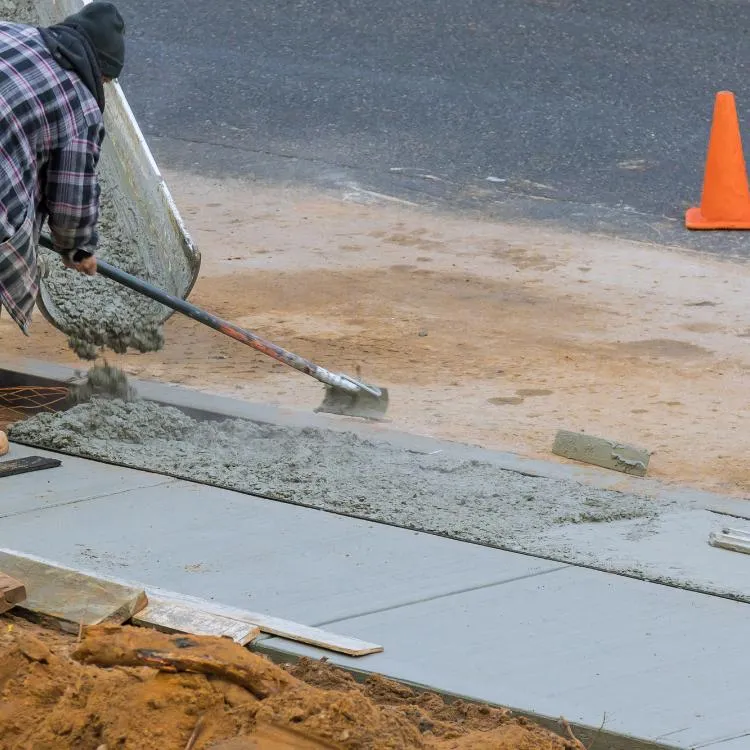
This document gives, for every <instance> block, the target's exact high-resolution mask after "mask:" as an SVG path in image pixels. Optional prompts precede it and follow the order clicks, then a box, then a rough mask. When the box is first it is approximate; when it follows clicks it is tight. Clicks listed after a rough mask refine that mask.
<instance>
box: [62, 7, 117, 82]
mask: <svg viewBox="0 0 750 750" xmlns="http://www.w3.org/2000/svg"><path fill="white" fill-rule="evenodd" d="M60 25H61V26H70V27H72V28H74V29H76V30H77V31H79V32H81V33H82V34H85V35H86V37H87V38H88V40H89V41H90V42H91V46H92V47H93V48H94V51H95V52H96V57H97V59H98V60H99V67H100V68H101V72H102V75H103V76H104V77H105V78H117V77H118V76H119V75H120V72H121V71H122V66H123V65H124V63H125V36H124V35H125V21H123V20H122V16H121V15H120V12H119V11H118V10H117V8H116V7H115V6H114V5H113V4H112V3H108V2H99V1H98V0H97V1H96V2H93V3H89V4H88V5H86V6H84V8H83V9H82V10H79V11H78V13H74V14H73V15H72V16H68V17H67V18H66V19H65V20H64V21H63V22H62V23H61V24H60Z"/></svg>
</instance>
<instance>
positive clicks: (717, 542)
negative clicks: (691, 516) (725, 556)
mask: <svg viewBox="0 0 750 750" xmlns="http://www.w3.org/2000/svg"><path fill="white" fill-rule="evenodd" d="M708 543H709V544H710V545H711V546H712V547H721V548H722V549H728V550H731V551H732V552H743V553H744V554H746V555H750V531H746V530H745V529H722V530H721V532H718V533H714V532H711V534H709V536H708Z"/></svg>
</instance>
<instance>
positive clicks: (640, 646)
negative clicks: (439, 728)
mask: <svg viewBox="0 0 750 750" xmlns="http://www.w3.org/2000/svg"><path fill="white" fill-rule="evenodd" d="M327 626H328V627H331V628H335V629H336V631H337V632H341V633H344V634H346V633H347V632H349V631H351V632H356V633H357V635H358V637H361V638H374V637H375V634H377V637H378V639H379V641H380V642H381V643H382V644H383V646H384V649H385V650H384V652H383V653H382V654H375V655H373V656H368V657H365V658H363V659H360V660H353V659H347V658H341V657H338V656H336V657H334V658H333V659H332V661H334V662H336V663H338V664H341V665H343V666H347V667H351V668H353V669H359V670H366V671H371V672H379V673H382V674H386V675H390V676H391V677H395V678H397V679H401V680H406V681H409V682H412V683H416V684H421V685H429V686H432V687H434V688H437V689H440V690H444V691H447V692H450V693H454V694H458V695H463V696H468V697H472V698H477V699H480V700H486V701H489V702H493V703H498V704H502V705H508V706H512V707H517V708H520V709H523V710H526V711H533V712H536V713H539V714H542V715H546V716H560V715H563V716H565V717H566V718H567V719H568V720H570V721H574V722H578V723H580V724H584V725H588V726H591V727H598V726H599V725H600V724H601V723H602V721H603V720H604V722H605V728H606V729H607V730H609V731H612V732H617V733H621V734H626V735H633V736H636V737H639V738H642V739H648V740H653V741H660V742H663V743H664V744H667V745H674V746H676V747H680V748H695V747H704V746H708V745H710V746H711V747H713V744H712V743H717V742H719V743H720V742H722V741H726V740H729V739H733V738H740V737H745V740H744V741H745V742H746V743H749V744H746V745H744V747H748V746H750V741H749V740H748V739H747V735H748V734H749V733H750V712H748V710H747V689H746V686H747V679H746V675H747V668H746V664H745V660H744V659H742V658H741V657H738V654H743V653H745V652H746V651H747V638H748V632H750V605H747V604H743V603H738V602H732V601H729V600H726V599H721V598H718V597H712V596H707V595H705V594H696V593H692V592H686V591H682V590H678V589H672V588H669V587H665V586H661V585H658V584H649V583H645V582H641V581H635V580H633V579H628V578H624V577H621V576H613V575H611V574H607V573H601V572H598V571H591V570H585V569H581V568H568V569H566V570H562V571H557V572H556V573H554V574H552V575H546V576H538V577H535V578H527V579H523V580H518V581H510V582H507V583H503V584H499V585H497V586H492V587H488V588H483V589H481V590H475V591H467V592H464V593H459V594H455V595H453V596H447V597H443V598H440V599H435V600H432V601H428V602H417V603H415V604H412V605H409V606H405V607H399V608H388V609H384V610H383V611H381V612H378V613H373V614H370V615H367V616H364V617H358V618H352V619H348V620H340V621H336V622H335V624H334V623H329V624H328V625H327ZM259 645H260V647H261V648H262V649H264V650H277V651H279V652H284V653H287V654H297V655H308V656H314V657H319V656H321V655H322V652H319V651H316V650H315V649H310V648H307V647H303V646H298V645H296V644H294V645H292V644H289V643H287V642H284V641H281V640H279V639H269V640H266V641H263V642H262V643H261V644H259ZM738 741H739V740H738ZM718 747H720V748H721V750H724V747H723V745H721V744H720V745H718ZM737 747H739V745H738V746H737ZM732 750H734V747H732Z"/></svg>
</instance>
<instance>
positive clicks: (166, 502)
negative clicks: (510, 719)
mask: <svg viewBox="0 0 750 750" xmlns="http://www.w3.org/2000/svg"><path fill="white" fill-rule="evenodd" d="M30 454H40V455H45V452H44V451H38V450H35V449H29V448H25V447H21V446H17V445H13V447H12V454H11V455H12V456H13V457H17V456H21V455H30ZM58 457H59V456H58ZM61 458H62V461H63V465H62V466H61V467H59V468H57V469H50V470H46V471H40V472H37V473H34V474H26V475H21V476H18V477H7V478H3V479H0V546H2V547H11V548H14V549H17V550H19V551H23V552H27V553H30V554H35V555H40V556H43V557H45V558H48V559H51V560H55V561H57V562H59V563H61V564H64V565H68V566H73V567H79V568H84V569H86V570H90V571H93V572H95V573H99V574H103V575H110V576H116V577H118V578H121V579H128V580H131V581H133V582H141V583H144V584H147V585H150V586H154V587H160V588H164V589H170V590H173V591H177V592H180V593H184V594H189V595H192V596H199V597H202V598H205V599H210V600H214V601H216V602H220V603H222V604H226V605H230V606H235V607H240V608H244V609H251V610H254V611H256V612H265V613H269V614H272V615H275V616H278V617H286V618H289V619H293V620H296V621H298V622H302V623H304V624H307V625H316V626H325V627H327V628H328V629H330V630H334V631H336V632H339V633H342V634H346V635H352V636H355V637H360V638H364V639H367V640H370V641H375V642H377V643H381V644H383V645H384V647H385V652H384V653H383V654H378V655H373V656H370V657H364V658H361V659H356V660H355V659H346V658H334V659H333V660H334V661H337V662H339V663H342V664H346V665H347V666H354V667H356V668H358V669H362V670H367V671H378V672H382V673H384V674H388V675H391V676H393V677H397V678H399V679H404V680H408V681H410V682H414V683H418V684H425V685H430V686H432V687H434V688H436V689H440V690H444V691H447V692H450V693H456V694H462V695H467V696H470V697H474V698H478V699H481V700H487V701H490V702H494V703H501V704H505V705H510V706H513V707H516V708H519V709H522V710H526V711H534V712H538V713H541V714H545V715H550V716H558V715H565V716H566V718H567V719H569V720H570V721H574V722H579V723H581V724H585V725H588V726H599V725H600V724H601V723H602V720H603V719H604V718H605V715H606V722H605V727H606V729H608V730H610V731H613V732H619V733H622V734H626V735H633V736H636V737H640V738H643V739H648V740H658V741H660V742H663V743H664V744H667V745H671V746H674V747H680V748H694V747H712V748H717V749H718V750H736V749H737V748H739V747H742V746H743V745H742V743H743V742H745V741H746V742H747V746H750V712H748V711H747V708H746V669H745V666H744V661H743V660H742V659H741V658H740V657H739V656H738V655H741V654H742V653H744V651H745V650H746V642H747V639H748V637H749V636H748V633H750V605H746V604H742V603H737V602H732V601H730V600H727V599H722V598H718V597H713V596H708V595H705V594H699V593H691V592H687V591H683V590H680V589H676V588H670V587H665V586H661V585H657V584H648V583H643V582H639V581H636V580H632V579H628V578H625V577H621V576H616V575H612V574H608V573H603V572H596V571H592V570H586V569H583V568H578V567H574V566H570V565H565V564H560V563H555V562H550V561H546V560H540V559H538V558H535V557H531V556H526V555H520V554H516V553H511V552H503V551H500V550H496V549H491V548H487V547H479V546H476V545H472V544H467V543H462V542H457V541H452V540H448V539H444V538H441V537H435V536H430V535H427V534H422V533H417V532H412V531H407V530H404V529H398V528H394V527H389V526H382V525H378V524H375V523H372V522H367V521H360V520H355V519H351V518H346V517H342V516H337V515H332V514H328V513H325V512H321V511H317V510H312V509H308V508H303V507H299V506H291V505H286V504H281V503H277V502H274V501H269V500H263V499H259V498H254V497H251V496H248V495H244V494H240V493H235V492H231V491H226V490H220V489H217V488H212V487H206V486H203V485H196V484H193V483H190V482H185V481H181V480H172V479H167V478H165V477H163V476H157V475H152V474H148V473H146V472H138V471H130V470H127V469H121V468H116V467H111V466H106V465H103V464H100V463H97V462H92V461H87V460H83V459H75V458H70V457H66V456H62V457H61ZM743 559H744V558H743ZM263 646H264V647H265V648H271V649H277V650H280V651H284V652H288V653H297V654H300V653H310V654H312V653H318V654H321V655H322V653H323V652H315V650H313V649H308V648H307V647H304V646H297V645H295V644H291V643H290V642H287V641H281V640H279V639H268V640H266V641H264V643H263ZM326 655H327V656H328V657H329V658H331V654H330V653H326ZM742 738H744V739H742ZM738 743H740V744H738Z"/></svg>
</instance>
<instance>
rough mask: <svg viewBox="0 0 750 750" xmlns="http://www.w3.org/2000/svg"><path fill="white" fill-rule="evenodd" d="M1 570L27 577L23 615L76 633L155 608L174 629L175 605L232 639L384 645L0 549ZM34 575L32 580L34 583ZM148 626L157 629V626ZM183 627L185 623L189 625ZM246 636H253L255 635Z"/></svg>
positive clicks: (367, 649)
mask: <svg viewBox="0 0 750 750" xmlns="http://www.w3.org/2000/svg"><path fill="white" fill-rule="evenodd" d="M0 570H5V571H6V572H7V573H9V574H10V575H13V576H14V577H16V578H18V579H19V580H20V581H22V582H23V581H24V575H27V580H26V583H27V586H26V588H27V594H28V601H27V602H25V603H24V604H23V607H22V608H23V609H24V610H26V611H29V612H32V613H36V614H39V616H40V617H47V618H51V619H53V620H57V622H58V624H59V625H60V626H62V627H63V628H64V629H66V630H69V631H71V632H77V631H78V629H79V627H80V626H81V625H84V626H86V625H94V624H98V623H104V622H109V623H119V624H122V623H125V622H127V621H128V620H131V619H138V618H136V617H135V615H138V614H142V611H143V610H144V609H145V608H146V607H147V605H149V604H151V603H154V604H156V605H164V604H167V605H169V607H171V609H169V610H164V609H161V611H160V610H159V609H158V608H157V609H156V610H153V611H152V615H147V617H152V616H153V612H154V611H156V613H157V614H156V617H155V618H154V619H160V618H164V624H163V625H162V627H163V628H169V627H172V626H175V625H176V624H177V623H178V619H177V618H178V616H179V617H180V618H184V617H185V616H187V615H186V613H185V612H178V610H177V609H175V607H176V605H179V606H180V607H181V608H182V609H189V610H191V611H192V612H191V614H190V618H195V617H196V616H197V615H196V614H195V613H196V612H197V613H200V615H201V619H202V622H203V623H204V624H205V619H203V617H204V616H206V615H210V616H218V617H220V618H223V619H220V620H214V622H213V624H212V625H211V626H210V627H212V628H214V629H216V628H217V627H219V623H223V625H224V627H226V628H228V630H227V632H226V633H223V634H225V635H227V636H229V637H232V635H230V631H231V632H232V633H235V634H236V635H239V634H240V633H241V632H243V630H242V628H245V629H247V628H248V627H253V628H258V629H259V630H260V631H262V632H263V633H267V634H268V635H275V636H278V637H279V638H285V639H287V640H290V641H297V642H298V643H306V644H308V645H310V646H315V647H316V648H321V649H325V650H326V651H334V652H336V653H340V654H345V655H347V656H367V655H368V654H377V653H380V652H381V651H383V647H382V646H381V645H379V644H377V643H369V642H367V641H362V640H360V639H359V638H351V637H349V636H345V635H339V634H337V633H331V632H329V631H327V630H321V629H320V628H315V627H310V626H308V625H301V624H300V623H297V622H292V621H291V620H284V619H282V618H280V617H273V616H272V615H264V614H260V613H257V612H247V611H245V610H243V609H238V608H234V607H225V606H222V605H219V604H215V603H213V602H209V601H206V600H204V599H199V598H197V597H193V596H187V595H184V594H178V593H175V592H173V591H165V590H163V589H157V588H151V587H148V588H145V589H144V588H142V587H141V586H140V584H131V583H129V582H127V581H121V580H116V579H113V578H100V577H98V576H93V575H88V574H86V573H82V572H80V571H76V570H72V569H70V568H65V567H62V566H60V565H57V564H56V563H54V562H51V561H49V560H44V559H42V558H40V557H36V556H34V555H24V554H23V553H20V552H17V551H15V550H9V549H0ZM29 576H33V579H32V581H31V582H30V581H29V579H28V577H29ZM32 584H33V585H32ZM57 587H59V590H58V588H57ZM227 621H234V622H238V623H239V626H238V627H236V628H235V627H234V626H232V627H231V628H230V627H229V626H230V623H229V622H227ZM148 624H150V625H153V626H154V627H158V624H157V623H148ZM182 624H183V625H185V624H186V623H185V622H184V620H183V621H182ZM175 630H176V628H175ZM247 633H248V634H250V631H249V630H248V631H247ZM213 634H217V633H213ZM196 635H197V633H196Z"/></svg>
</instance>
